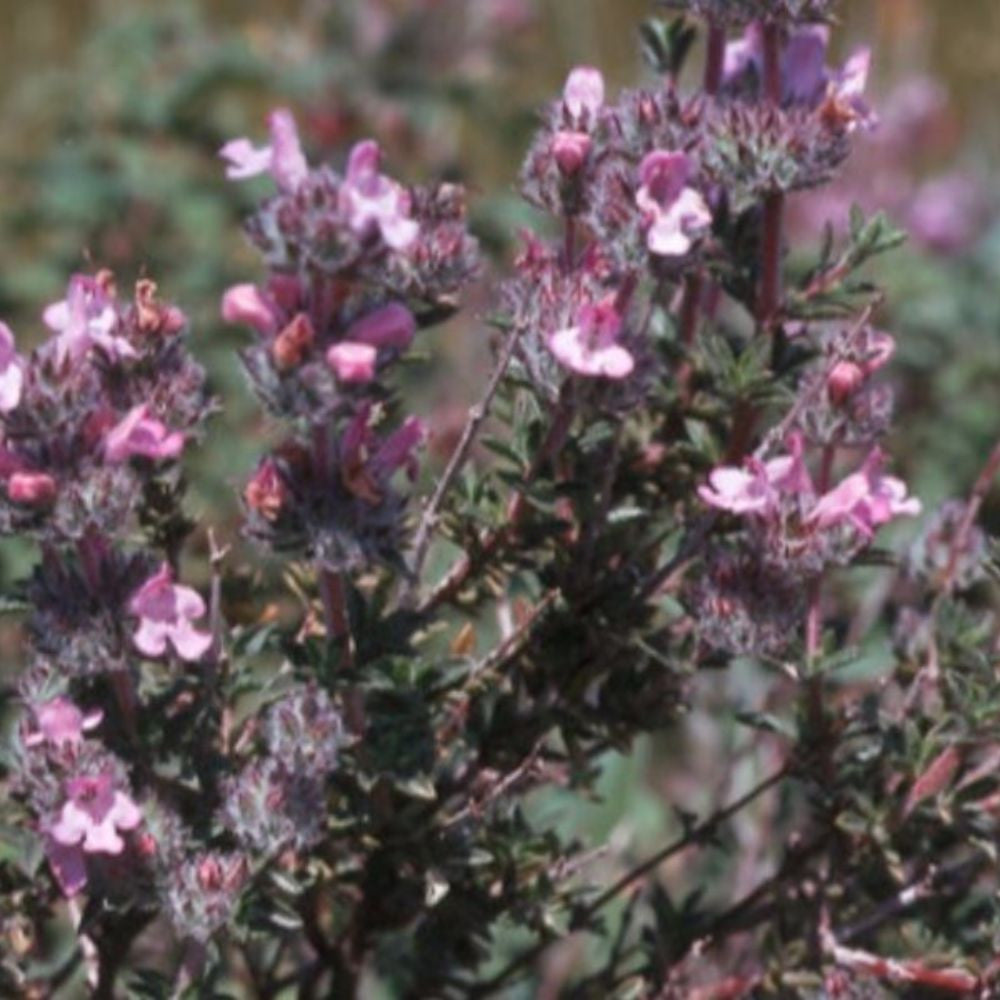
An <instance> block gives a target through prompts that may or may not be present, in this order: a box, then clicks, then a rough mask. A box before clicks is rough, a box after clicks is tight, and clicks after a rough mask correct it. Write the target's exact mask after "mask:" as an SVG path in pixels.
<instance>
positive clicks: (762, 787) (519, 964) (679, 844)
mask: <svg viewBox="0 0 1000 1000" xmlns="http://www.w3.org/2000/svg"><path fill="white" fill-rule="evenodd" d="M787 775H788V769H787V767H784V766H783V767H782V768H780V769H779V770H778V771H776V772H775V773H773V774H771V775H770V776H769V777H767V778H765V779H764V780H763V781H762V782H760V784H758V785H756V786H754V787H753V788H751V789H750V790H749V791H748V792H746V793H745V794H744V795H741V796H740V797H739V798H738V799H737V800H736V801H735V802H733V803H731V804H730V805H728V806H726V807H725V808H724V809H720V810H719V811H718V812H716V813H714V814H713V815H712V816H710V817H709V818H708V819H706V820H705V821H704V822H702V823H699V824H698V825H697V826H693V827H691V829H690V830H688V831H687V832H686V833H684V834H683V835H682V836H681V837H678V839H677V840H675V841H673V843H671V844H668V845H667V846H666V847H664V848H663V849H662V850H660V851H657V852H656V854H654V855H652V856H651V857H649V858H647V859H646V860H645V861H643V862H642V863H641V864H639V865H637V866H636V867H635V868H633V869H632V870H631V871H629V872H628V873H626V874H625V875H623V876H622V877H621V878H620V879H618V881H617V882H614V883H613V884H612V885H611V886H609V887H608V888H607V889H605V890H604V892H602V893H601V894H600V895H599V896H597V897H596V898H595V899H594V900H592V901H591V902H590V903H588V904H587V905H586V906H584V907H583V908H582V909H580V910H578V911H577V912H576V913H575V914H574V919H573V921H572V929H579V928H581V927H583V926H584V925H586V923H587V922H588V921H589V920H590V919H591V918H592V917H593V916H594V915H595V914H596V913H597V912H598V911H599V910H601V909H602V908H603V907H604V906H605V905H606V904H607V903H609V902H610V901H611V900H612V899H614V898H615V897H616V896H618V895H619V894H620V893H622V892H625V891H626V890H627V889H629V888H630V887H631V886H633V885H635V884H636V882H638V881H639V880H640V879H642V878H643V877H644V876H646V875H648V874H649V873H650V872H651V871H653V870H654V869H656V868H658V867H659V866H660V865H661V864H663V862H664V861H666V860H667V859H668V858H670V857H672V856H673V855H675V854H677V853H679V852H680V851H683V850H684V849H685V848H687V847H691V846H693V845H694V844H698V843H701V842H702V841H704V840H705V839H706V838H707V837H709V836H710V835H711V834H713V833H714V832H715V831H716V830H717V829H718V828H719V826H721V825H722V824H723V823H724V822H726V820H728V819H730V818H731V817H733V816H734V815H736V814H737V813H738V812H740V811H741V810H743V809H744V808H746V806H748V805H749V804H750V803H751V802H753V801H754V800H755V799H757V798H759V797H760V796H761V795H763V794H764V793H765V792H766V791H768V790H769V789H771V788H773V787H774V786H775V785H777V784H778V783H780V782H781V781H783V780H784V778H785V777H787ZM551 943H552V942H551V941H549V940H547V939H543V940H541V941H539V942H538V943H536V944H535V945H533V946H532V947H531V948H528V949H527V950H526V951H523V952H522V953H521V954H520V955H517V956H516V957H515V958H513V959H512V960H511V961H510V962H509V963H508V964H507V965H506V966H505V967H504V968H503V969H501V970H500V972H498V973H497V974H496V975H495V976H493V977H492V978H491V979H489V980H488V981H487V982H485V983H482V984H480V985H478V986H475V987H473V988H472V990H471V995H472V996H477V997H480V996H489V995H491V994H493V993H495V992H496V991H497V990H498V989H499V988H500V987H501V986H503V985H504V983H506V982H507V981H508V980H509V979H510V978H511V977H512V976H513V975H514V974H515V973H517V972H519V971H520V970H521V969H523V968H524V967H525V966H527V965H530V964H531V963H532V962H533V961H534V960H535V959H536V958H538V956H539V955H541V954H542V952H544V951H545V950H546V948H548V947H549V946H550V944H551Z"/></svg>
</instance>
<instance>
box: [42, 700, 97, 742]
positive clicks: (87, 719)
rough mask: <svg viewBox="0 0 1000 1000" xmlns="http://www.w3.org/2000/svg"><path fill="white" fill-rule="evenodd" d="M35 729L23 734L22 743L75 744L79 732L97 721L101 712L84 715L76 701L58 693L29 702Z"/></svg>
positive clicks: (87, 729)
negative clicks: (41, 700) (35, 701)
mask: <svg viewBox="0 0 1000 1000" xmlns="http://www.w3.org/2000/svg"><path fill="white" fill-rule="evenodd" d="M31 712H32V715H34V717H35V724H36V725H37V727H38V728H37V729H34V730H31V731H29V732H28V733H26V734H25V737H24V745H25V746H29V747H36V746H41V745H42V744H43V743H50V744H51V745H52V746H54V747H56V748H57V749H61V748H63V747H76V746H79V744H80V742H81V741H82V740H83V734H84V733H85V732H89V731H90V730H91V729H94V728H95V727H97V726H98V725H100V722H101V719H102V718H104V713H103V712H101V711H100V710H97V711H94V712H88V713H87V714H86V715H84V714H83V712H81V711H80V709H79V708H77V707H76V705H74V704H73V702H71V701H70V700H69V698H64V697H62V696H61V695H60V696H59V697H56V698H52V699H50V700H49V701H43V702H41V703H40V704H38V705H32V706H31Z"/></svg>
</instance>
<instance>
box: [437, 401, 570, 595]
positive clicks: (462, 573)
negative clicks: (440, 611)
mask: <svg viewBox="0 0 1000 1000" xmlns="http://www.w3.org/2000/svg"><path fill="white" fill-rule="evenodd" d="M573 412H574V411H573V405H572V402H571V400H570V399H569V398H568V397H566V396H565V395H564V396H563V397H561V398H560V400H559V402H558V403H557V404H556V408H555V411H554V413H553V415H552V423H551V425H550V426H549V431H548V434H546V436H545V440H544V441H543V442H542V445H541V447H540V448H539V450H538V454H537V455H535V458H534V460H533V461H532V463H531V467H530V468H529V469H528V471H527V473H525V476H524V484H523V486H522V487H521V489H519V490H517V491H515V492H514V494H513V495H512V496H511V498H510V501H509V503H508V504H507V520H506V521H505V522H504V523H503V524H502V525H500V526H499V527H497V528H494V529H493V530H491V531H488V532H486V533H485V534H484V535H483V537H482V539H481V541H480V543H479V548H478V551H477V552H476V553H474V554H473V553H468V552H467V553H465V554H464V555H462V556H461V558H459V559H458V560H457V562H456V563H455V565H454V566H453V567H452V568H451V569H450V570H449V571H448V572H447V573H446V574H445V575H444V578H443V579H442V580H441V581H440V582H439V583H438V584H437V585H436V586H435V587H434V589H433V590H432V591H431V593H430V594H429V595H428V596H427V597H426V598H424V600H423V601H422V602H421V603H420V604H419V606H418V608H417V610H418V612H419V613H420V614H422V615H426V614H428V613H429V612H430V611H432V610H433V609H434V608H436V607H437V606H438V605H439V604H443V603H445V602H447V601H450V600H453V599H454V598H455V597H456V596H457V595H458V593H459V592H460V591H461V589H462V587H464V586H465V584H466V582H467V581H468V579H469V577H470V576H471V575H472V574H473V572H474V571H475V570H476V569H477V568H478V567H480V566H482V565H483V564H484V563H486V562H488V561H489V560H490V559H492V558H493V556H494V555H495V554H496V553H497V552H498V551H500V550H501V549H502V548H503V547H504V546H505V545H506V544H507V542H508V541H509V540H510V538H511V537H512V535H513V533H514V531H515V529H516V528H517V526H518V524H519V523H520V520H521V518H522V517H523V515H524V510H525V506H526V501H525V495H524V490H525V489H527V487H529V486H531V484H532V483H534V481H535V479H537V477H538V475H539V473H540V472H541V471H542V469H543V467H544V466H545V463H546V462H547V461H548V460H549V458H550V457H551V456H552V455H553V454H555V453H556V452H557V451H558V450H559V448H561V447H562V444H563V442H564V440H565V438H566V435H567V433H568V432H569V428H570V426H571V424H572V422H573Z"/></svg>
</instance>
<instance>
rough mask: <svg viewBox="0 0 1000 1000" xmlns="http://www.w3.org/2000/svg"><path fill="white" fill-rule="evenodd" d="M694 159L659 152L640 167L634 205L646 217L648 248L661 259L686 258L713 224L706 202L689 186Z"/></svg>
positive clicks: (659, 150) (651, 154)
mask: <svg viewBox="0 0 1000 1000" xmlns="http://www.w3.org/2000/svg"><path fill="white" fill-rule="evenodd" d="M690 175H691V160H690V159H689V158H688V156H687V155H686V154H685V153H673V152H669V151H668V150H664V149H658V150H654V151H653V152H652V153H649V154H648V155H647V156H646V158H645V159H644V160H643V161H642V163H641V164H640V166H639V185H640V186H639V190H638V191H637V192H636V196H635V203H636V205H637V206H638V208H639V210H640V212H642V214H643V223H644V226H645V228H646V246H647V247H648V249H649V252H650V253H653V254H656V255H657V256H661V257H683V256H684V254H686V253H687V252H688V251H689V250H690V249H691V244H692V242H693V240H694V239H695V238H696V237H697V236H698V235H700V234H701V233H702V232H703V231H704V230H705V229H707V228H708V227H709V226H710V225H711V224H712V213H711V212H710V211H709V208H708V205H706V204H705V199H704V198H702V196H701V195H700V194H699V193H698V192H697V191H696V190H695V189H694V188H691V187H687V181H688V178H689V177H690Z"/></svg>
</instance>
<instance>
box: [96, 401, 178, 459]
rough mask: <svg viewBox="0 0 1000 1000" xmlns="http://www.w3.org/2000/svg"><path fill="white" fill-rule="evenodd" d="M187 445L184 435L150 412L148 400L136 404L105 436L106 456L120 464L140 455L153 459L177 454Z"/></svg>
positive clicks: (171, 456)
mask: <svg viewBox="0 0 1000 1000" xmlns="http://www.w3.org/2000/svg"><path fill="white" fill-rule="evenodd" d="M183 448H184V435H183V434H182V433H181V432H180V431H171V430H169V429H168V428H167V427H166V426H165V425H164V424H163V423H161V422H160V421H159V420H157V419H156V418H155V417H151V416H150V415H149V407H148V406H147V405H146V404H145V403H141V404H140V405H139V406H136V407H133V409H131V410H130V411H129V412H128V413H127V414H126V415H125V416H124V417H123V418H122V419H121V421H119V423H118V424H116V425H115V426H114V427H112V428H111V430H110V431H108V433H107V435H106V436H105V438H104V457H105V459H106V460H107V461H108V462H111V463H112V464H117V463H120V462H126V461H128V460H129V459H130V458H132V457H134V456H136V455H140V456H142V457H143V458H150V459H168V458H176V457H177V456H178V455H179V454H180V453H181V451H182V450H183Z"/></svg>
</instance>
